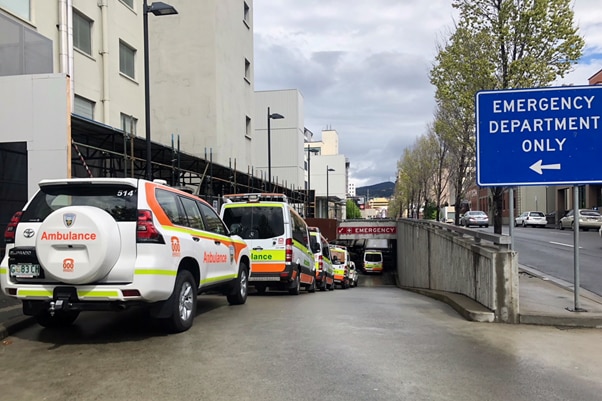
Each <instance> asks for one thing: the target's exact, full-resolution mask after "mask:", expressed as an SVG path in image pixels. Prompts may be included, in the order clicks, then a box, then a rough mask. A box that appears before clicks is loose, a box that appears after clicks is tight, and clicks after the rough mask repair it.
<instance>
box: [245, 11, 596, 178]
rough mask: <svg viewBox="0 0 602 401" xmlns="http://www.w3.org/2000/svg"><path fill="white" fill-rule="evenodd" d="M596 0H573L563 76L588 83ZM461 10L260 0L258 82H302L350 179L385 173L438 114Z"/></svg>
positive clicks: (311, 124) (264, 86)
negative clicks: (450, 39)
mask: <svg viewBox="0 0 602 401" xmlns="http://www.w3.org/2000/svg"><path fill="white" fill-rule="evenodd" d="M598 2H599V0H576V3H575V15H576V18H575V20H576V24H577V25H578V26H579V27H580V33H581V34H582V35H583V36H584V37H585V39H586V43H587V47H586V51H585V55H584V58H583V60H582V62H581V63H580V64H579V65H578V66H576V68H575V71H574V72H573V73H571V74H569V75H568V76H567V77H565V79H564V80H563V81H566V80H574V81H575V82H573V83H574V84H576V85H577V84H579V85H583V84H586V83H587V78H589V77H590V76H591V75H593V74H594V73H595V72H596V71H598V70H599V69H600V68H602V65H601V64H600V61H601V59H602V56H601V55H602V26H601V22H599V18H597V15H598V14H597V13H596V12H595V11H596V10H597V9H598V8H599V6H598ZM456 15H457V14H456V12H455V10H454V9H453V8H452V6H451V2H450V1H449V0H430V1H424V0H405V1H399V0H372V1H369V2H368V1H355V2H344V1H340V0H339V1H335V0H319V1H318V0H304V1H303V2H300V1H293V0H261V1H255V2H254V16H253V18H254V35H255V36H254V37H255V44H254V46H255V57H254V60H255V66H254V67H255V89H256V90H276V89H291V88H294V89H298V90H299V91H300V92H301V93H302V94H303V98H304V104H305V126H306V127H307V128H308V129H310V130H311V131H312V132H314V133H315V134H316V136H317V137H318V138H317V139H319V137H320V134H319V133H320V132H321V130H322V129H325V128H332V129H335V130H337V132H338V133H339V137H340V142H339V148H340V151H341V153H343V154H344V155H345V156H346V157H347V158H348V159H349V161H350V181H351V182H355V183H356V185H358V186H361V185H371V184H376V183H379V182H383V181H389V180H391V179H394V177H395V175H396V171H397V161H398V160H399V158H400V157H401V155H402V154H403V149H404V148H406V147H408V146H412V145H413V144H414V143H415V141H416V138H417V137H419V136H420V135H422V134H424V133H426V131H427V126H428V124H429V123H431V121H432V119H433V112H434V110H435V101H434V91H435V90H434V87H433V86H432V85H431V84H430V81H429V76H428V74H429V71H430V69H431V66H432V63H433V60H434V57H435V55H436V52H437V47H436V46H437V44H438V43H440V42H441V39H442V38H446V37H447V36H448V35H449V33H450V32H451V31H452V29H453V24H454V19H455V18H456ZM596 65H597V67H596ZM566 82H569V81H566Z"/></svg>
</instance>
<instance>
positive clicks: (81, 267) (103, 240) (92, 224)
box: [36, 206, 121, 284]
mask: <svg viewBox="0 0 602 401" xmlns="http://www.w3.org/2000/svg"><path fill="white" fill-rule="evenodd" d="M36 252H37V255H38V260H39V262H40V264H41V265H42V267H43V268H44V271H45V272H46V273H47V274H48V275H49V276H51V277H52V278H54V279H56V280H60V281H62V282H65V283H70V284H83V283H89V282H93V281H96V280H98V279H100V278H102V277H104V276H105V275H106V274H107V273H108V272H109V271H110V270H111V268H112V267H113V265H114V264H115V262H116V261H117V259H118V258H119V254H120V252H121V235H120V233H119V227H118V225H117V222H116V221H115V220H114V219H113V217H112V216H111V215H110V214H108V213H107V212H105V211H104V210H102V209H99V208H96V207H93V206H68V207H64V208H61V209H58V210H55V211H54V212H52V213H51V214H50V215H49V216H48V217H47V218H46V220H44V222H43V223H42V225H41V226H40V230H39V231H38V235H37V237H36Z"/></svg>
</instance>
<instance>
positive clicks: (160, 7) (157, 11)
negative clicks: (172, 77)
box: [142, 0, 178, 181]
mask: <svg viewBox="0 0 602 401" xmlns="http://www.w3.org/2000/svg"><path fill="white" fill-rule="evenodd" d="M149 12H150V13H153V15H155V16H162V15H173V14H177V13H178V11H177V10H176V9H175V8H174V7H173V6H170V5H169V4H165V3H163V2H161V1H158V2H155V3H151V5H150V6H149V5H148V1H147V0H144V6H143V10H142V22H143V30H144V125H145V129H146V178H147V179H148V180H151V181H152V179H153V168H152V165H151V162H152V157H151V151H152V150H151V129H150V120H151V119H150V77H149V69H150V67H149V64H150V61H149V56H148V13H149Z"/></svg>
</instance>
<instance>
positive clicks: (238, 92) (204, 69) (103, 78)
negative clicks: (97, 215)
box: [0, 0, 254, 172]
mask: <svg viewBox="0 0 602 401" xmlns="http://www.w3.org/2000/svg"><path fill="white" fill-rule="evenodd" d="M148 3H149V4H152V2H151V1H149V2H148ZM168 3H169V4H170V5H172V6H173V7H175V9H176V10H177V11H178V14H176V15H167V16H160V17H159V16H155V15H153V14H152V13H149V14H148V26H149V57H150V73H149V77H150V108H151V138H152V141H153V142H158V143H162V144H164V145H167V146H169V145H170V144H171V140H172V134H177V135H179V137H180V145H181V150H182V151H184V152H186V153H189V154H193V155H196V156H200V157H204V155H205V153H206V150H210V152H211V154H212V159H213V162H214V163H218V164H221V165H224V166H228V165H229V163H230V162H233V161H234V160H236V165H237V169H238V170H239V171H243V172H246V171H247V166H249V165H251V163H252V162H251V144H252V140H253V138H252V137H253V113H254V108H253V25H252V15H253V1H252V0H208V1H203V2H196V1H186V0H169V1H168ZM143 4H144V3H143V1H141V0H95V1H90V0H19V1H15V0H0V15H2V17H3V18H2V19H0V32H7V31H8V29H12V25H14V24H18V25H19V28H20V29H21V27H24V29H25V32H26V33H27V31H33V32H37V33H38V34H41V35H42V36H44V37H46V38H48V39H50V40H51V41H52V56H53V57H52V60H53V61H52V71H43V72H54V73H64V74H67V75H68V76H69V77H70V78H71V94H72V109H73V111H74V113H75V114H78V115H81V116H84V117H87V118H89V119H91V120H94V121H98V122H100V123H103V124H105V125H108V126H110V127H114V128H118V129H123V130H125V131H126V132H133V133H134V134H135V135H137V136H139V137H142V138H143V137H145V103H144V99H145V80H144V31H143V15H144V10H143ZM10 32H12V31H10ZM3 37H5V38H9V39H8V40H10V38H11V37H13V36H9V35H3ZM8 48H9V46H7V49H8ZM7 51H9V50H5V51H1V50H0V57H2V58H4V55H5V52H7ZM0 64H2V63H0ZM21 73H31V72H28V71H24V72H21ZM0 75H10V74H3V73H2V68H1V67H0Z"/></svg>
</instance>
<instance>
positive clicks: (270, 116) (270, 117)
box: [268, 107, 284, 187]
mask: <svg viewBox="0 0 602 401" xmlns="http://www.w3.org/2000/svg"><path fill="white" fill-rule="evenodd" d="M282 118H284V116H283V115H282V114H278V113H270V108H269V107H268V183H269V184H270V187H271V186H272V132H271V126H270V121H272V120H280V119H282Z"/></svg>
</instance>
